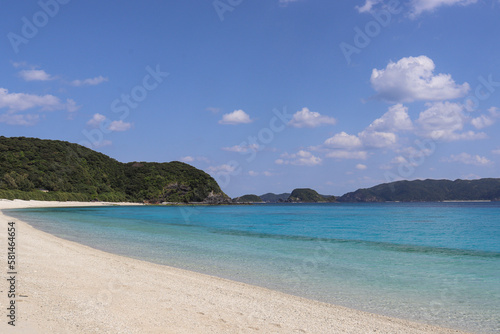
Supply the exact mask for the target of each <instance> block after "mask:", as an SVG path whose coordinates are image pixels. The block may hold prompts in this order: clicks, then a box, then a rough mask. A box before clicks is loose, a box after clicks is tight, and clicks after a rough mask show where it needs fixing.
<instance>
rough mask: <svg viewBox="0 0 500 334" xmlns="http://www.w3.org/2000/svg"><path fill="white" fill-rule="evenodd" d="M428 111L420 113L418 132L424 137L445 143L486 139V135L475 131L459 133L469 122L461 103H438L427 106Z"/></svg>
mask: <svg viewBox="0 0 500 334" xmlns="http://www.w3.org/2000/svg"><path fill="white" fill-rule="evenodd" d="M427 107H428V108H427V110H425V111H423V112H421V113H420V115H419V117H418V120H417V123H418V124H419V125H420V128H419V129H418V132H419V134H420V135H422V136H423V137H427V138H432V139H436V140H437V139H442V140H445V141H454V140H461V139H464V140H473V139H483V138H486V134H485V133H482V132H479V133H476V132H474V131H467V132H462V133H459V132H458V131H461V130H462V129H463V127H464V125H465V124H466V122H467V117H466V116H465V115H464V112H463V110H464V106H463V105H462V104H459V103H451V102H436V103H432V104H427Z"/></svg>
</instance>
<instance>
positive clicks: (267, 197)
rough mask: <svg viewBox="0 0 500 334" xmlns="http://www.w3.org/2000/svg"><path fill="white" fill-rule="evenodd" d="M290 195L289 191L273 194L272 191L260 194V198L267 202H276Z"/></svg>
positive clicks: (284, 199) (282, 200)
mask: <svg viewBox="0 0 500 334" xmlns="http://www.w3.org/2000/svg"><path fill="white" fill-rule="evenodd" d="M288 197H290V193H283V194H273V193H267V194H264V195H260V198H262V200H263V201H264V202H269V203H277V202H284V201H286V200H287V199H288Z"/></svg>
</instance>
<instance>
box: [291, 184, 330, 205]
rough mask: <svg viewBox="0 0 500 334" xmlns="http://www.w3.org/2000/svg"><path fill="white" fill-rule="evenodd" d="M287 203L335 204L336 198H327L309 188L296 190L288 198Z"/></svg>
mask: <svg viewBox="0 0 500 334" xmlns="http://www.w3.org/2000/svg"><path fill="white" fill-rule="evenodd" d="M287 202H306V203H314V202H335V196H330V197H325V196H322V195H320V194H318V193H317V192H316V191H315V190H313V189H309V188H298V189H294V190H293V191H292V193H291V194H290V197H288V199H287Z"/></svg>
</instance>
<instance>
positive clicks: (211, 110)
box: [206, 107, 221, 114]
mask: <svg viewBox="0 0 500 334" xmlns="http://www.w3.org/2000/svg"><path fill="white" fill-rule="evenodd" d="M206 110H207V111H210V112H211V113H213V114H217V113H219V112H220V111H221V109H220V108H214V107H208V108H207V109H206Z"/></svg>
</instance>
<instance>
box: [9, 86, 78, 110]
mask: <svg viewBox="0 0 500 334" xmlns="http://www.w3.org/2000/svg"><path fill="white" fill-rule="evenodd" d="M1 108H8V112H11V113H12V112H17V111H23V110H27V109H32V108H40V111H54V110H68V111H74V110H75V108H78V107H77V106H76V105H75V101H73V100H71V99H68V100H66V103H63V102H61V100H60V99H59V98H58V97H56V96H54V95H50V94H47V95H32V94H25V93H9V91H8V90H7V89H5V88H0V109H1Z"/></svg>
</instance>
